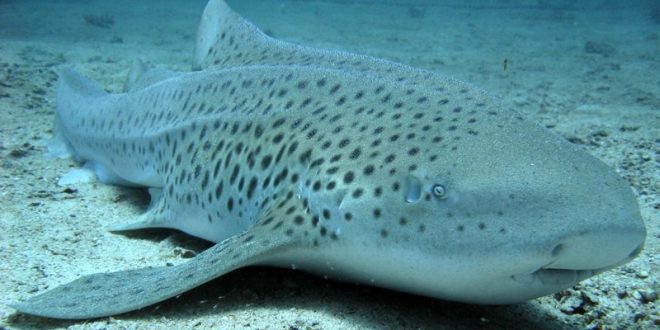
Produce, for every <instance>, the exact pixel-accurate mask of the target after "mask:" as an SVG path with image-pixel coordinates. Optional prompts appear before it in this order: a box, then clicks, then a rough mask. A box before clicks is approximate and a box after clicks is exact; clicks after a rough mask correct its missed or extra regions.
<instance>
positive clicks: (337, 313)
mask: <svg viewBox="0 0 660 330" xmlns="http://www.w3.org/2000/svg"><path fill="white" fill-rule="evenodd" d="M227 2H228V4H229V5H230V6H231V7H232V8H233V9H234V10H235V11H237V12H238V13H240V14H241V15H242V16H244V17H245V18H247V19H248V20H250V21H252V22H254V23H255V24H256V25H257V26H259V27H260V28H261V29H262V30H264V31H265V32H266V33H268V34H269V35H271V36H273V37H275V38H278V39H282V40H286V41H290V42H294V43H298V44H304V45H308V46H313V47H318V48H326V49H338V50H345V51H349V52H355V53H361V54H368V55H372V56H376V57H381V58H385V59H389V60H393V61H397V62H401V63H405V64H409V65H412V66H416V67H421V68H426V69H429V70H433V71H437V72H441V73H444V74H446V75H448V76H452V77H454V78H457V79H459V80H463V81H467V82H470V83H472V84H474V85H476V86H479V87H482V88H483V89H485V90H487V91H488V92H489V93H491V94H492V95H495V96H497V97H499V98H501V99H502V102H503V104H504V106H505V107H508V108H513V109H516V110H517V111H520V112H523V113H525V114H526V115H527V116H528V117H530V118H533V119H535V120H536V121H538V122H540V123H542V124H543V125H544V126H545V127H547V128H549V129H550V130H552V131H554V132H556V133H557V134H560V135H561V136H563V137H565V138H566V139H568V140H569V141H571V142H572V143H574V144H578V145H580V146H582V147H584V148H585V149H586V150H587V151H588V152H589V153H591V154H593V155H594V156H596V157H598V158H600V159H601V160H603V161H604V162H605V163H607V164H608V165H609V166H611V167H613V168H615V169H616V170H617V171H618V172H619V174H620V175H621V176H623V177H624V178H625V179H626V180H628V182H630V184H631V187H632V189H633V191H634V192H635V194H636V196H637V197H638V201H639V204H640V208H641V212H642V216H643V218H644V221H645V222H646V226H647V230H648V237H647V242H646V247H645V250H644V251H643V252H642V254H641V255H640V256H639V257H638V258H637V259H636V260H634V261H633V262H631V263H629V264H626V265H625V266H622V267H619V268H617V269H614V270H612V271H609V272H606V273H604V274H602V275H599V276H596V277H594V278H591V279H588V280H586V281H583V282H581V283H580V284H579V285H577V286H576V287H574V288H572V289H569V290H566V291H563V292H560V293H557V294H555V295H552V296H547V297H542V298H539V299H535V300H532V301H530V302H527V303H525V304H519V305H512V306H476V305H464V304H458V303H451V302H445V301H441V300H437V299H431V298H425V297H419V296H414V295H408V294H403V293H397V292H392V291H387V290H383V289H377V288H371V287H361V286H353V285H348V284H343V283H336V282H332V281H326V280H323V279H320V278H316V277H314V276H311V275H306V274H302V273H298V272H293V271H289V270H281V269H270V268H249V269H244V270H240V271H236V272H233V273H231V274H229V275H227V276H223V277H222V278H221V279H219V280H216V281H213V282H212V283H209V284H206V285H203V286H202V287H199V288H197V289H195V290H193V291H191V292H189V293H186V294H184V295H182V296H181V297H180V298H178V299H171V300H168V301H166V302H164V303H162V304H158V305H156V306H152V307H147V308H145V309H143V310H141V311H137V312H132V313H128V314H124V315H120V316H118V317H113V318H104V319H99V320H93V321H89V322H83V321H80V322H75V321H49V320H44V319H39V318H32V317H28V316H23V315H18V314H16V313H15V312H14V311H13V310H12V309H11V308H10V307H8V306H7V305H6V304H7V303H9V302H14V301H18V300H22V299H25V298H26V297H27V296H31V295H33V294H35V293H36V292H38V291H39V292H40V291H44V290H46V289H47V288H53V287H55V286H57V285H58V284H62V283H66V282H69V281H71V280H73V279H75V278H77V277H79V276H80V275H82V274H88V273H93V272H99V271H111V270H118V269H127V268H137V267H143V266H145V265H166V264H169V263H172V264H176V263H180V262H182V261H185V259H187V258H190V257H191V256H193V255H195V253H197V252H200V251H202V250H203V249H204V248H207V247H208V246H209V245H208V244H207V243H206V242H202V241H199V240H196V239H193V238H190V237H188V236H186V235H183V234H180V233H177V232H173V231H165V230H162V231H148V232H144V233H138V234H131V235H128V236H122V235H114V234H111V233H109V232H107V231H106V230H105V228H106V227H107V226H109V225H110V224H116V223H119V222H121V221H122V219H126V218H130V217H134V216H136V215H137V214H139V213H140V212H141V211H142V210H143V209H144V208H145V207H146V206H147V203H148V200H147V199H146V198H145V195H144V193H143V192H141V191H139V190H133V189H127V188H121V187H114V186H107V185H103V184H98V183H97V182H90V183H80V184H76V185H73V186H66V187H64V186H58V185H57V180H58V178H59V177H61V176H62V175H63V174H65V173H66V172H67V171H68V170H70V169H71V168H75V167H76V166H77V165H76V164H75V162H73V161H72V160H59V159H50V158H47V157H46V156H45V154H46V149H47V147H46V146H47V143H48V139H49V138H50V136H51V133H52V122H53V115H54V109H55V81H56V79H57V72H58V70H60V69H61V68H64V67H71V68H74V69H76V70H78V71H80V72H81V73H82V74H84V75H86V76H89V77H91V78H93V79H94V80H96V81H98V82H99V83H100V84H101V85H102V86H106V88H107V89H108V90H109V91H111V92H120V91H121V89H122V87H123V83H124V80H125V79H126V75H127V73H128V70H129V68H130V66H131V64H132V63H133V60H134V59H136V58H139V59H142V60H143V61H145V62H147V63H149V64H153V65H156V66H160V67H164V68H168V69H173V70H179V71H186V70H190V64H191V55H192V49H193V45H194V42H195V35H196V29H197V24H198V21H199V17H200V15H201V12H202V10H203V8H204V6H205V4H206V1H202V0H198V1H185V0H166V1H155V0H144V1H128V0H118V1H107V0H106V1H101V0H97V1H82V0H67V1H64V0H55V1H45V0H43V1H36V0H0V187H1V189H0V274H2V276H1V277H0V293H2V299H1V300H0V328H17V329H23V328H30V327H36V328H43V327H47V328H71V329H99V328H110V329H114V328H135V329H145V328H147V329H160V328H163V329H165V328H167V329H173V328H184V329H187V328H200V329H206V328H218V329H234V328H236V329H333V328H341V329H384V328H396V329H420V328H425V329H441V328H446V329H474V328H493V329H529V328H537V329H546V328H547V329H576V328H589V329H624V328H630V329H651V328H655V327H658V326H659V325H660V316H659V315H658V310H657V307H656V305H657V296H658V289H659V285H658V274H659V273H660V270H659V269H658V268H659V267H658V265H659V264H660V263H659V261H658V258H659V257H658V255H659V254H658V252H659V250H660V243H659V240H658V239H659V238H660V216H659V213H660V198H659V197H658V191H659V190H660V183H659V182H660V180H659V178H660V1H657V0H648V1H641V0H638V1H598V0H590V1H561V0H560V1H550V0H519V1H513V0H480V1H459V0H452V1H450V0H414V1H413V0H407V1H404V0H382V1H375V0H373V1H368V0H351V1H349V0H314V1H312V0H299V1H296V0H288V1H284V0H278V1H276V0H262V1H256V0H243V1H239V0H235V1H231V0H229V1H227ZM577 184H579V183H577Z"/></svg>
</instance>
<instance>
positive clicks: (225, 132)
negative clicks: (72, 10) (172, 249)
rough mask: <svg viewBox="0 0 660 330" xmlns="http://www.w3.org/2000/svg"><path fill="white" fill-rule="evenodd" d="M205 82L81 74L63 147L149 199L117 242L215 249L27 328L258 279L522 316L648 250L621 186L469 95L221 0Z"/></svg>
mask: <svg viewBox="0 0 660 330" xmlns="http://www.w3.org/2000/svg"><path fill="white" fill-rule="evenodd" d="M193 68H194V69H196V70H197V71H193V72H189V73H173V72H164V71H149V70H145V69H144V67H140V69H139V71H140V72H141V74H131V75H129V81H128V82H127V84H126V86H127V88H126V90H127V92H126V93H122V94H112V95H111V94H107V93H105V92H103V91H102V90H101V89H100V88H99V87H97V86H95V85H94V83H92V82H91V81H89V80H87V79H86V78H84V77H81V76H79V75H78V74H76V73H74V72H72V71H64V72H62V75H61V78H60V81H59V83H58V104H57V106H58V111H57V118H56V128H57V132H56V134H57V136H58V137H59V138H60V139H61V140H62V141H63V142H65V143H66V144H67V146H68V148H69V150H70V151H71V153H72V154H73V156H75V157H76V158H77V159H79V160H81V161H86V162H88V163H89V164H90V166H92V167H93V168H94V169H95V170H96V172H97V174H98V176H99V178H100V179H101V180H102V181H103V182H106V183H115V184H124V185H134V186H144V187H149V188H150V193H151V196H152V203H151V206H150V207H149V209H148V210H147V212H145V213H144V214H143V215H142V216H140V217H139V218H138V219H137V220H136V221H135V222H133V223H128V224H123V225H118V226H116V227H114V228H113V230H115V231H123V230H134V229H141V228H149V227H169V228H175V229H179V230H182V231H184V232H187V233H189V234H191V235H195V236H198V237H201V238H204V239H207V240H210V241H213V242H218V244H217V245H216V246H214V247H213V248H211V249H209V250H207V251H205V252H204V253H202V254H200V255H199V256H197V257H196V258H194V259H193V260H191V261H189V262H187V263H184V264H182V265H180V266H176V267H167V268H146V269H141V270H132V271H120V272H115V273H107V274H93V275H88V276H85V277H83V278H81V279H79V280H77V281H74V282H71V283H69V284H65V285H63V286H60V287H58V288H56V289H54V290H52V291H49V292H46V293H44V294H41V295H38V296H36V297H33V298H31V299H30V300H28V301H26V302H24V303H19V304H15V305H13V306H14V307H15V308H16V309H17V310H19V311H21V312H25V313H29V314H35V315H41V316H47V317H55V318H74V319H75V318H90V317H100V316H107V315H113V314H118V313H122V312H126V311H130V310H135V309H138V308H141V307H144V306H148V305H151V304H154V303H157V302H159V301H162V300H164V299H167V298H169V297H172V296H174V295H177V294H179V293H181V292H184V291H187V290H189V289H190V288H192V287H195V286H197V285H199V284H202V283H204V282H207V281H209V280H211V279H213V278H216V277H218V276H221V275H223V274H225V273H227V272H229V271H231V270H233V269H236V268H240V267H244V266H247V265H255V264H259V265H271V266H281V267H290V266H291V265H295V266H296V268H299V269H302V270H305V271H309V272H313V273H318V274H322V275H324V276H328V277H331V278H336V279H343V280H349V281H356V282H361V283H369V284H374V285H379V286H383V287H387V288H391V289H397V290H402V291H406V292H412V293H417V294H423V295H428V296H433V297H439V298H444V299H452V300H457V301H465V302H474V303H513V302H519V301H524V300H526V299H530V298H533V297H538V296H541V295H544V294H548V293H552V292H556V291H558V290H561V289H564V288H566V287H569V286H571V285H573V284H575V283H576V282H578V281H580V280H582V279H584V278H587V277H589V276H592V275H594V274H597V273H600V272H602V271H604V270H607V269H609V268H612V267H614V266H616V265H619V264H622V263H625V262H627V261H629V260H631V259H632V258H634V257H635V256H636V255H637V254H638V253H639V251H640V249H641V247H642V244H643V241H644V237H645V230H644V226H643V223H642V222H641V219H640V216H639V211H638V208H637V205H636V202H635V199H634V197H633V195H632V193H631V192H630V189H629V188H628V186H627V185H626V184H625V183H624V182H623V180H622V179H620V178H619V177H618V176H616V174H614V173H613V172H612V171H611V170H610V169H608V168H607V167H606V166H605V165H604V164H602V163H601V162H600V161H598V160H596V159H595V158H593V157H591V156H589V155H588V154H586V153H585V152H583V151H581V150H579V149H577V148H576V147H573V146H572V145H570V144H569V143H567V142H565V141H563V140H562V139H560V138H558V137H556V136H555V135H553V134H551V133H549V132H547V131H546V130H544V129H542V128H540V127H539V126H537V125H535V124H533V123H531V122H529V121H528V120H526V119H525V118H523V117H522V116H520V115H519V114H517V113H515V112H514V111H510V110H503V109H501V107H500V105H499V103H498V102H497V101H496V100H495V99H493V98H491V97H489V96H487V95H486V94H485V93H483V92H482V91H480V90H479V89H476V88H474V87H471V86H470V85H467V84H465V83H462V82H459V81H456V80H453V79H450V78H446V77H444V76H441V75H438V74H434V73H430V72H428V71H424V70H420V69H414V68H410V67H407V66H404V65H400V64H395V63H391V62H387V61H383V60H378V59H373V58H369V57H366V56H360V55H353V54H346V53H340V52H331V51H323V50H315V49H311V48H306V47H302V46H295V45H291V44H286V43H282V42H279V41H277V40H274V39H271V38H269V37H267V36H265V35H263V33H261V32H260V31H259V30H258V29H256V28H255V27H254V26H252V25H251V24H250V23H248V22H246V21H244V20H243V19H242V18H240V17H239V16H238V15H236V14H235V13H233V12H232V11H231V10H230V9H229V8H228V7H227V6H226V5H225V4H224V3H223V2H222V1H215V0H212V1H210V2H209V4H208V5H207V8H206V10H205V12H204V15H203V18H202V22H201V24H200V30H199V35H198V43H197V46H196V49H195V56H194V64H193ZM575 182H580V183H581V184H580V185H576V184H575ZM613 237H616V238H617V239H616V240H613V239H612V238H613Z"/></svg>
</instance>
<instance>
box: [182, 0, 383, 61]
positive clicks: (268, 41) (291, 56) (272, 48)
mask: <svg viewBox="0 0 660 330" xmlns="http://www.w3.org/2000/svg"><path fill="white" fill-rule="evenodd" d="M365 61H366V62H369V63H368V64H367V63H364V62H365ZM283 64H285V65H288V64H295V65H309V64H322V65H323V66H331V67H340V68H348V67H350V68H351V69H356V68H357V69H365V70H368V69H370V68H373V66H374V64H375V65H376V67H379V65H378V64H381V65H382V64H386V65H387V66H391V65H392V64H393V63H391V62H388V61H383V60H379V59H375V58H371V57H368V56H362V55H356V54H351V53H344V52H337V51H330V50H321V49H316V48H312V47H305V46H300V45H296V44H292V43H288V42H284V41H280V40H277V39H274V38H271V37H269V36H268V35H266V34H265V33H263V32H262V31H261V30H260V29H259V28H258V27H256V26H255V25H254V24H252V23H250V22H248V21H247V20H245V19H244V18H242V17H241V16H240V15H238V14H237V13H235V12H234V11H233V10H232V9H231V8H229V6H227V4H226V3H225V2H224V1H222V0H211V1H209V3H208V4H207V5H206V8H205V9H204V13H203V14H202V19H201V22H200V24H199V29H198V31H197V43H196V45H195V52H194V55H193V65H192V69H193V70H203V69H207V68H213V67H215V68H226V67H233V66H241V65H283ZM377 69H378V68H377Z"/></svg>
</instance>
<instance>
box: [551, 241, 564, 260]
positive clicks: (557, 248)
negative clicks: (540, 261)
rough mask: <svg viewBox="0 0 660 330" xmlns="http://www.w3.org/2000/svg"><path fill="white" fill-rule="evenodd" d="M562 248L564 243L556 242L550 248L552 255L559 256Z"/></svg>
mask: <svg viewBox="0 0 660 330" xmlns="http://www.w3.org/2000/svg"><path fill="white" fill-rule="evenodd" d="M563 250H564V244H561V243H559V244H557V245H555V247H554V248H552V257H553V258H556V257H558V256H559V254H560V253H561V252H562V251H563Z"/></svg>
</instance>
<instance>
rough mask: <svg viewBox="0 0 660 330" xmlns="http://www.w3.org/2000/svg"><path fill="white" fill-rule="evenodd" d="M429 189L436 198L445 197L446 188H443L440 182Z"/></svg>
mask: <svg viewBox="0 0 660 330" xmlns="http://www.w3.org/2000/svg"><path fill="white" fill-rule="evenodd" d="M431 191H432V192H433V196H435V197H436V198H438V199H445V198H447V189H445V186H443V185H441V184H436V185H434V186H433V188H431Z"/></svg>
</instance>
